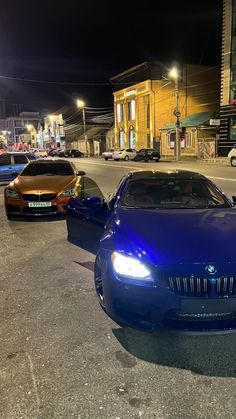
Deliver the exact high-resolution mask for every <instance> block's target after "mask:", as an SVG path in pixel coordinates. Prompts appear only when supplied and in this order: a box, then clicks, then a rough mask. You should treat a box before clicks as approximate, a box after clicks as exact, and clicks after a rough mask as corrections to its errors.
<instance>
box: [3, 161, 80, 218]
mask: <svg viewBox="0 0 236 419" xmlns="http://www.w3.org/2000/svg"><path fill="white" fill-rule="evenodd" d="M83 175H85V172H83V171H78V169H77V168H76V167H75V165H74V164H73V163H72V162H70V161H68V160H67V161H66V160H60V159H55V160H52V159H43V160H35V161H33V162H31V163H29V164H28V165H27V166H26V167H25V168H24V169H23V170H22V172H21V173H20V175H19V176H18V177H17V178H16V179H15V180H14V181H12V182H11V183H10V184H9V185H8V186H7V187H6V188H5V191H4V196H5V210H6V215H7V217H8V218H12V217H14V216H16V215H18V216H19V215H24V216H36V217H38V216H41V215H55V214H64V213H65V211H66V206H67V202H68V200H69V198H70V197H71V196H80V193H81V189H82V183H83V181H82V176H83Z"/></svg>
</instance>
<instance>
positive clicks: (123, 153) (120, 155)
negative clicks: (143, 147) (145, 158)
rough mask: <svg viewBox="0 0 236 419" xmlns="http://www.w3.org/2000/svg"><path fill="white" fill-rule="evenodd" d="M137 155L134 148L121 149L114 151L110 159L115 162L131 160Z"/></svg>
mask: <svg viewBox="0 0 236 419" xmlns="http://www.w3.org/2000/svg"><path fill="white" fill-rule="evenodd" d="M136 154H137V150H135V149H134V148H121V149H120V150H115V151H114V153H113V154H112V158H113V159H114V160H116V161H118V160H126V161H127V160H133V159H134V157H135V156H136Z"/></svg>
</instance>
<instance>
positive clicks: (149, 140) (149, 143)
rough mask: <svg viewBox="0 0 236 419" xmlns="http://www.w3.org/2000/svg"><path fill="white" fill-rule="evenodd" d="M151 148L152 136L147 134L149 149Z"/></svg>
mask: <svg viewBox="0 0 236 419" xmlns="http://www.w3.org/2000/svg"><path fill="white" fill-rule="evenodd" d="M150 147H151V134H147V148H150Z"/></svg>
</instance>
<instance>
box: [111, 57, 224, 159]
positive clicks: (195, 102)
mask: <svg viewBox="0 0 236 419" xmlns="http://www.w3.org/2000/svg"><path fill="white" fill-rule="evenodd" d="M141 66H143V64H140V67H141ZM138 67H139V66H136V67H135V68H134V69H129V70H127V72H124V73H121V74H120V75H117V76H115V77H113V78H112V80H113V81H114V80H115V81H118V82H119V81H120V80H125V74H126V76H127V81H128V82H129V84H130V81H129V75H130V74H132V76H133V78H135V76H134V74H135V72H136V73H137V78H138V71H137V70H138ZM132 70H133V71H132ZM161 70H162V69H161V67H160V74H161ZM160 74H159V79H158V80H150V79H147V80H145V81H140V82H138V83H135V84H131V85H129V86H128V87H125V88H123V89H122V90H119V91H116V92H115V93H114V115H115V147H117V148H124V147H126V148H136V149H137V150H138V149H141V148H143V147H160V151H161V155H162V156H165V155H167V156H169V155H173V154H174V150H173V148H171V147H170V141H167V136H168V132H165V133H162V135H161V131H160V130H161V129H163V127H165V126H166V125H170V124H174V123H175V122H176V116H175V115H174V113H173V112H174V110H175V109H176V91H175V87H176V85H175V83H174V81H171V80H168V79H167V78H162V77H161V75H160ZM162 74H163V71H162ZM167 74H168V72H167V71H166V77H167ZM219 89H220V77H219V70H218V69H216V68H212V67H206V66H196V65H189V64H187V65H184V66H183V68H182V71H180V72H179V80H178V93H179V111H180V122H181V119H184V118H186V117H187V116H190V115H192V114H195V113H200V112H214V111H216V110H217V109H218V108H219ZM194 150H195V148H194ZM185 151H186V153H185ZM181 152H182V155H185V154H186V155H189V153H188V150H184V149H182V150H181Z"/></svg>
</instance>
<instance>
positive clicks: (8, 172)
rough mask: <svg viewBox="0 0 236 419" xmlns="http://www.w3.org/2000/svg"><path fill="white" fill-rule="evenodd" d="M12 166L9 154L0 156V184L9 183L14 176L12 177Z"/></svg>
mask: <svg viewBox="0 0 236 419" xmlns="http://www.w3.org/2000/svg"><path fill="white" fill-rule="evenodd" d="M14 170H15V169H14V165H13V162H12V155H11V154H2V155H1V156H0V182H10V181H11V180H13V179H14V178H15V177H16V176H14V175H13V172H14Z"/></svg>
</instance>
